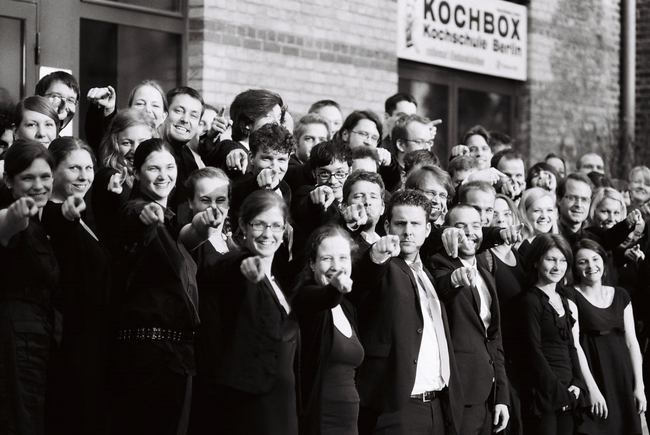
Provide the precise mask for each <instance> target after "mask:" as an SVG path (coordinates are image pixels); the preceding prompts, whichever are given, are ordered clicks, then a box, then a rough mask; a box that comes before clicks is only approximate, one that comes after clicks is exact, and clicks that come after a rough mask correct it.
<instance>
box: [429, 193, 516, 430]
mask: <svg viewBox="0 0 650 435" xmlns="http://www.w3.org/2000/svg"><path fill="white" fill-rule="evenodd" d="M447 220H448V222H449V225H450V226H452V227H454V228H458V229H460V230H462V231H463V232H464V233H465V241H464V243H462V244H460V245H459V247H458V258H452V257H450V256H449V255H447V254H446V253H438V254H436V255H434V256H433V257H432V258H431V260H430V262H429V263H428V265H427V266H428V269H429V271H430V272H431V273H432V275H433V276H434V278H435V282H436V288H437V291H438V295H439V296H440V299H441V300H442V301H443V302H444V303H445V306H446V308H447V313H448V315H449V327H450V330H451V340H452V344H453V348H454V354H455V357H456V364H457V367H458V373H459V375H460V379H461V385H462V389H463V397H464V398H465V409H464V413H463V422H462V424H461V427H460V430H459V432H458V433H459V434H460V435H489V434H491V433H492V432H500V431H502V430H503V429H505V427H506V426H507V424H508V420H509V412H508V405H509V397H508V382H507V379H506V372H505V360H504V355H503V345H502V341H501V333H500V328H501V326H500V318H499V316H500V312H499V301H498V298H497V294H496V284H495V282H494V277H493V276H492V274H491V273H490V271H489V269H488V264H487V261H486V259H485V256H484V254H482V253H481V254H478V255H477V250H478V248H479V246H480V245H481V243H482V241H483V234H482V225H481V216H480V214H479V212H478V211H477V210H476V209H475V208H474V207H472V206H470V205H466V204H459V205H457V206H455V207H453V208H452V209H451V210H450V211H449V213H448V214H447Z"/></svg>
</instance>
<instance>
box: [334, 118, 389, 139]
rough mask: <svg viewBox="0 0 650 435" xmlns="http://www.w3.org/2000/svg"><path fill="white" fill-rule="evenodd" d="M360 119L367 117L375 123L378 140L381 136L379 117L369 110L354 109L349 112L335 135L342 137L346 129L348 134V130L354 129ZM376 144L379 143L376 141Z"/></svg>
mask: <svg viewBox="0 0 650 435" xmlns="http://www.w3.org/2000/svg"><path fill="white" fill-rule="evenodd" d="M362 119H367V120H368V121H372V123H373V124H375V127H376V128H377V132H378V133H379V140H381V137H382V136H381V134H382V126H381V120H380V119H379V117H378V116H377V114H376V113H375V112H373V111H371V110H355V111H354V112H352V113H350V114H349V115H348V117H347V118H345V121H343V125H342V126H341V129H340V130H339V131H338V132H337V133H336V135H337V136H338V137H339V138H342V137H343V132H344V131H347V132H348V135H349V134H350V132H351V131H352V130H353V129H354V127H356V126H357V124H358V123H359V121H361V120H362ZM377 145H379V141H377Z"/></svg>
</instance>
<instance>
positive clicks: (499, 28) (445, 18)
mask: <svg viewBox="0 0 650 435" xmlns="http://www.w3.org/2000/svg"><path fill="white" fill-rule="evenodd" d="M397 8H398V19H397V38H398V40H397V57H399V58H400V59H408V60H414V61H416V62H423V63H428V64H432V65H440V66H445V67H449V68H455V69H460V70H463V71H471V72H477V73H481V74H488V75H492V76H497V77H505V78H509V79H515V80H526V59H527V36H528V34H527V31H528V29H527V24H528V23H527V10H526V7H525V6H521V5H518V4H515V3H508V2H505V1H500V0H398V2H397Z"/></svg>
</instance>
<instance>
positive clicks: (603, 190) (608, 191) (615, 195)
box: [587, 168, 648, 226]
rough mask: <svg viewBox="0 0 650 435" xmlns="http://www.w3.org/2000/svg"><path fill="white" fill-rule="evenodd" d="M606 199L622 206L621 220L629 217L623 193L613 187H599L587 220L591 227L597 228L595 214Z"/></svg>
mask: <svg viewBox="0 0 650 435" xmlns="http://www.w3.org/2000/svg"><path fill="white" fill-rule="evenodd" d="M646 169H648V168H646ZM606 199H613V200H614V201H618V202H619V204H621V216H622V218H621V220H623V219H625V216H627V207H626V206H625V199H624V198H623V195H622V194H621V192H619V191H618V190H616V189H614V188H612V187H599V188H598V189H596V191H595V192H594V196H593V199H592V200H591V207H589V218H588V220H587V223H588V224H589V226H595V222H594V214H595V213H596V209H597V208H598V206H599V205H600V203H601V202H603V201H604V200H606Z"/></svg>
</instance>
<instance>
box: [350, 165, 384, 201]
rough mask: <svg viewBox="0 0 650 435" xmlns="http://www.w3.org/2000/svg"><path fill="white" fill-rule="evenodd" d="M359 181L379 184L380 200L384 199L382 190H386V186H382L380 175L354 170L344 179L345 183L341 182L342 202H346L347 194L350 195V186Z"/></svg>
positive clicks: (382, 181)
mask: <svg viewBox="0 0 650 435" xmlns="http://www.w3.org/2000/svg"><path fill="white" fill-rule="evenodd" d="M359 181H367V182H369V183H373V184H376V185H377V186H379V190H380V191H381V198H382V201H383V200H384V192H385V190H386V187H385V186H384V180H382V179H381V175H379V174H377V173H376V172H368V171H354V172H353V173H351V174H350V175H349V176H348V178H347V179H346V180H345V183H343V202H344V203H347V202H348V196H349V195H350V191H351V190H352V186H354V185H355V184H356V183H358V182H359Z"/></svg>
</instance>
